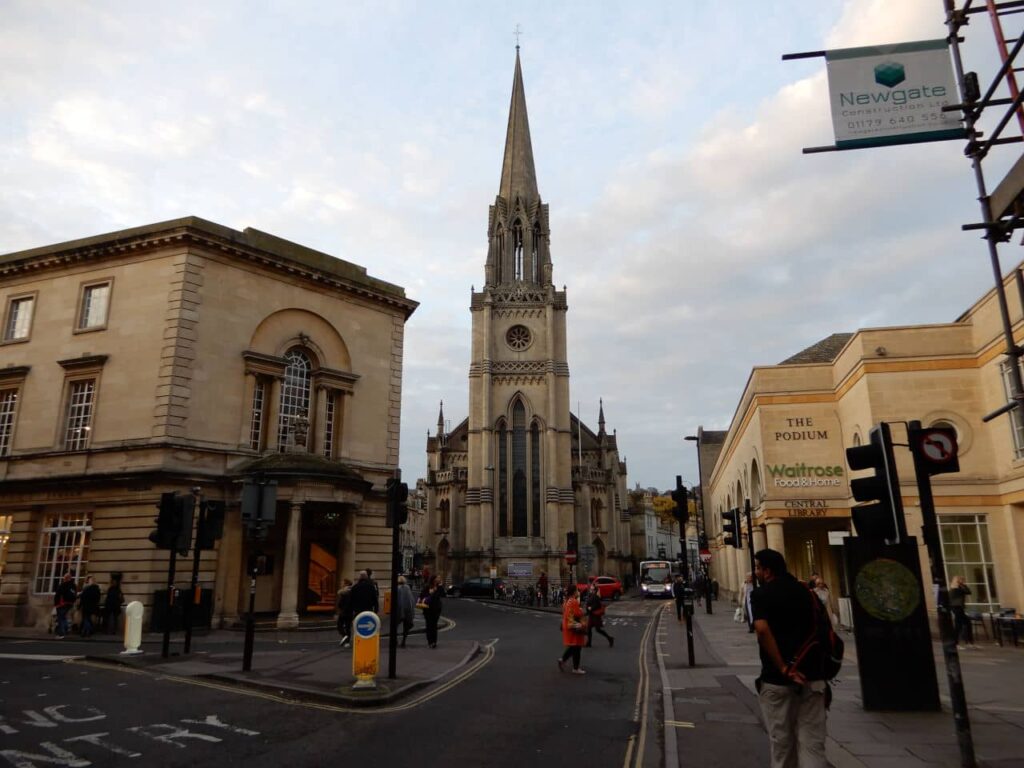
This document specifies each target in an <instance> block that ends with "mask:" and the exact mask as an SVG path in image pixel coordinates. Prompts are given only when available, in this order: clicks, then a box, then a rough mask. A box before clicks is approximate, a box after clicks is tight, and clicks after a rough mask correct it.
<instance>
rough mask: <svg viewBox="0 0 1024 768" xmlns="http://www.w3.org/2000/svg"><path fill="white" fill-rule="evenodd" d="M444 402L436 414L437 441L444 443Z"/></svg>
mask: <svg viewBox="0 0 1024 768" xmlns="http://www.w3.org/2000/svg"><path fill="white" fill-rule="evenodd" d="M444 437H445V434H444V400H442V401H441V408H440V409H439V410H438V412H437V439H438V440H440V441H441V443H442V444H443V443H444Z"/></svg>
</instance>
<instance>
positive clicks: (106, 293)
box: [78, 281, 110, 330]
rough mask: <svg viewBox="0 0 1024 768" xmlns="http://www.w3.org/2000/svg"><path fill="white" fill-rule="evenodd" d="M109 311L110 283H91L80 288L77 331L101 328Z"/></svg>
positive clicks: (105, 322)
mask: <svg viewBox="0 0 1024 768" xmlns="http://www.w3.org/2000/svg"><path fill="white" fill-rule="evenodd" d="M109 309H110V282H109V281H108V282H105V283H93V284H92V285H86V286H84V287H83V288H82V303H81V307H80V309H79V312H78V330H89V329H92V328H103V327H104V326H105V325H106V324H107V311H108V310H109Z"/></svg>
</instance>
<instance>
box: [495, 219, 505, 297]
mask: <svg viewBox="0 0 1024 768" xmlns="http://www.w3.org/2000/svg"><path fill="white" fill-rule="evenodd" d="M496 237H497V241H498V247H497V252H496V254H495V258H494V282H495V283H497V284H498V285H500V284H501V283H503V282H505V230H504V229H503V228H502V226H501V225H500V224H499V225H498V232H497V234H496Z"/></svg>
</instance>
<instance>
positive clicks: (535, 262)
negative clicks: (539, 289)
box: [530, 222, 541, 285]
mask: <svg viewBox="0 0 1024 768" xmlns="http://www.w3.org/2000/svg"><path fill="white" fill-rule="evenodd" d="M540 238H541V235H540V222H537V223H536V224H534V225H533V242H532V243H531V248H530V250H531V251H532V253H531V258H530V266H531V268H532V271H533V275H532V277H533V282H535V283H537V284H538V285H539V284H540Z"/></svg>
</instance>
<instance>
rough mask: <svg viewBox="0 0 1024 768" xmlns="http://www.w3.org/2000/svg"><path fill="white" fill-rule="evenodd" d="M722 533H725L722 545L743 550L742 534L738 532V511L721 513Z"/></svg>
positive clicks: (732, 510)
mask: <svg viewBox="0 0 1024 768" xmlns="http://www.w3.org/2000/svg"><path fill="white" fill-rule="evenodd" d="M722 520H723V522H722V531H723V532H724V533H725V536H724V538H723V539H722V543H723V544H725V546H727V547H735V548H736V549H742V548H743V534H742V531H741V530H740V511H739V509H730V510H729V511H728V512H723V513H722Z"/></svg>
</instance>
